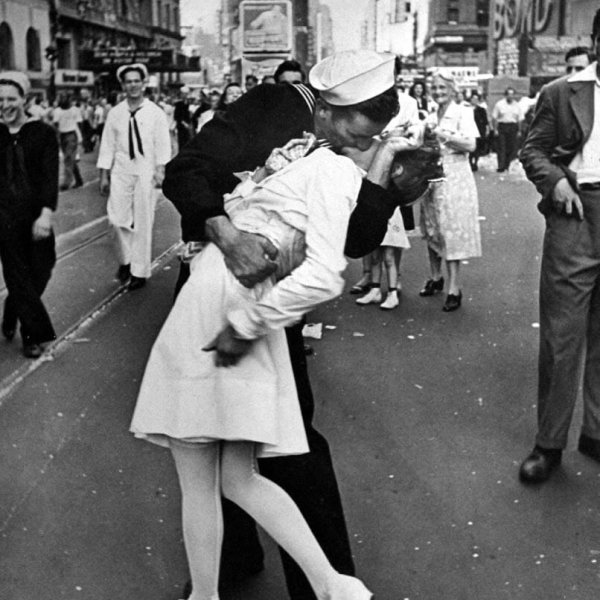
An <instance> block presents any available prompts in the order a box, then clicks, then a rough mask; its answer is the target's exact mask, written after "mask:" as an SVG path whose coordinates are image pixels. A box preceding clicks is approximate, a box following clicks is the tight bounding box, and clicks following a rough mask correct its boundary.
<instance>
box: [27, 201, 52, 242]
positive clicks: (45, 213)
mask: <svg viewBox="0 0 600 600" xmlns="http://www.w3.org/2000/svg"><path fill="white" fill-rule="evenodd" d="M31 233H32V236H33V239H34V240H35V241H36V242H37V241H39V240H44V239H46V238H48V237H50V235H51V233H52V211H51V210H50V209H49V208H47V207H44V208H43V209H42V214H41V215H40V216H39V217H38V218H37V219H36V220H35V221H34V222H33V227H32V230H31Z"/></svg>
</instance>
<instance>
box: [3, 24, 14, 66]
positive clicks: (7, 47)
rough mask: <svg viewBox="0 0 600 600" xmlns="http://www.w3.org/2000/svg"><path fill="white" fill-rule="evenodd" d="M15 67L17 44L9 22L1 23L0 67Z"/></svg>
mask: <svg viewBox="0 0 600 600" xmlns="http://www.w3.org/2000/svg"><path fill="white" fill-rule="evenodd" d="M14 68H15V46H14V43H13V36H12V31H11V30H10V27H9V26H8V23H5V22H2V23H0V69H14Z"/></svg>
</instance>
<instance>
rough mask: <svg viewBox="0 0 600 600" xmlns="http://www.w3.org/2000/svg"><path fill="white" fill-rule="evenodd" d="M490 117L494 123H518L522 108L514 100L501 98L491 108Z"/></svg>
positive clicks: (521, 115)
mask: <svg viewBox="0 0 600 600" xmlns="http://www.w3.org/2000/svg"><path fill="white" fill-rule="evenodd" d="M492 119H494V121H496V123H520V122H521V121H522V120H523V110H522V109H521V106H520V105H519V103H518V102H517V101H516V100H513V101H512V102H511V103H508V102H507V101H506V98H501V99H500V100H498V102H496V104H495V105H494V108H493V109H492Z"/></svg>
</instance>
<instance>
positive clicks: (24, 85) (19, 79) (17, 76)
mask: <svg viewBox="0 0 600 600" xmlns="http://www.w3.org/2000/svg"><path fill="white" fill-rule="evenodd" d="M0 81H10V83H12V84H13V85H15V86H16V87H18V88H19V89H20V90H21V92H23V96H27V94H29V92H30V90H31V83H29V77H27V75H25V73H21V71H2V72H0Z"/></svg>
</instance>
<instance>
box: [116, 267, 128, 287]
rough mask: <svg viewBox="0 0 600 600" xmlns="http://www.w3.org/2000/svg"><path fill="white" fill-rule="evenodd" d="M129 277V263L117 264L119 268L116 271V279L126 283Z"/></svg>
mask: <svg viewBox="0 0 600 600" xmlns="http://www.w3.org/2000/svg"><path fill="white" fill-rule="evenodd" d="M130 277H131V270H130V267H129V265H119V269H118V271H117V279H118V280H119V281H120V282H121V283H127V281H128V280H129V278H130Z"/></svg>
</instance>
